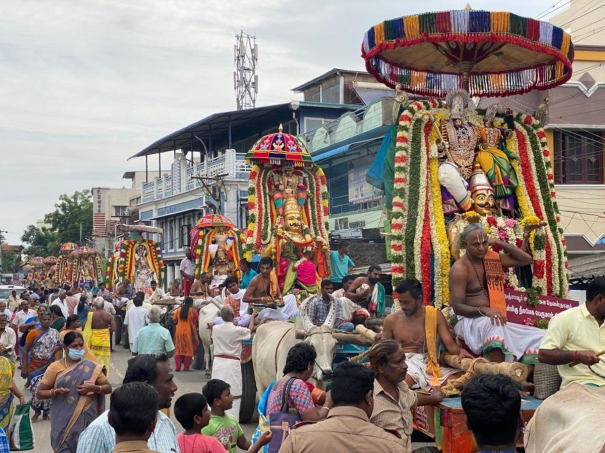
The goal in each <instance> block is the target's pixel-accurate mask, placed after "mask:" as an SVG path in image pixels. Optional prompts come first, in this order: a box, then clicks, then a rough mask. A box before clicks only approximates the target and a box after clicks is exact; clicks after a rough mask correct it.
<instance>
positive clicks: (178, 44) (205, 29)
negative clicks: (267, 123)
mask: <svg viewBox="0 0 605 453" xmlns="http://www.w3.org/2000/svg"><path fill="white" fill-rule="evenodd" d="M544 3H545V2H544V1H543V0H525V1H521V0H511V1H509V2H507V3H506V4H498V5H494V4H493V2H487V1H486V0H480V1H473V2H472V6H473V7H474V8H476V9H482V8H483V9H492V8H493V6H505V7H506V8H508V9H510V10H511V11H512V12H515V13H517V14H520V15H526V16H535V15H537V14H540V13H541V12H543V11H544V10H546V9H547V8H548V6H546V5H545V4H544ZM464 4H465V2H464V1H463V2H460V4H459V5H455V6H459V7H463V6H464ZM452 6H453V5H452V3H451V2H450V1H438V0H428V1H425V2H411V1H405V2H398V3H397V2H393V1H392V0H388V1H387V0H374V1H371V2H370V1H367V0H348V1H347V0H330V1H326V0H321V1H320V0H305V1H303V0H280V1H278V0H262V1H261V0H222V1H218V0H180V1H179V0H174V1H165V0H130V1H125V0H113V1H109V0H108V1H102V0H87V1H84V2H76V1H73V0H54V1H52V2H50V1H47V0H4V1H2V2H1V3H0V68H1V70H0V74H1V83H0V99H2V102H1V103H0V144H1V145H0V146H1V149H0V155H1V156H2V166H1V168H2V192H1V195H0V196H1V198H2V210H1V212H0V229H4V230H8V231H9V233H8V235H7V239H8V240H9V242H11V243H18V242H19V239H20V236H21V234H22V232H23V230H24V229H25V227H26V226H27V225H29V224H32V223H35V221H36V219H38V218H41V217H43V215H44V214H45V213H48V212H50V211H51V210H52V209H53V206H54V204H55V203H56V202H57V201H58V197H59V195H61V194H63V193H67V194H72V193H73V192H74V191H76V190H82V189H85V188H90V187H93V186H111V187H122V186H123V185H124V183H126V182H127V181H123V180H121V177H122V174H123V173H124V172H125V171H132V170H142V169H144V160H143V159H134V160H131V161H127V159H128V158H129V157H130V156H132V155H133V154H135V153H136V152H138V151H140V150H141V149H143V148H144V147H145V146H147V145H149V144H150V143H152V142H154V141H155V140H157V139H159V138H161V137H163V136H165V135H166V134H168V133H170V132H172V131H174V130H176V129H179V128H181V127H184V126H186V125H187V124H190V123H192V122H194V121H197V120H199V119H201V118H203V117H205V116H208V115H210V114H212V113H215V112H219V111H225V110H232V109H234V108H235V99H234V94H233V86H232V83H233V82H232V75H231V74H232V72H233V44H234V43H235V34H236V32H238V31H239V30H240V29H242V28H243V29H244V30H245V31H246V32H248V33H250V34H255V35H256V36H257V43H258V44H259V47H260V61H259V69H258V74H259V76H260V93H259V96H258V103H257V105H259V106H260V105H268V104H272V103H277V102H284V101H288V100H291V99H294V98H297V97H298V95H295V94H294V93H292V92H291V91H290V90H291V89H292V88H293V87H295V86H297V85H300V84H302V83H304V82H305V81H307V80H310V79H311V78H314V77H316V76H318V75H319V74H322V73H323V72H325V71H327V70H329V69H331V68H333V67H342V68H347V69H360V70H361V69H363V68H364V66H363V61H362V59H361V58H360V46H361V40H362V38H363V34H364V33H365V31H366V30H367V29H368V28H370V27H371V26H372V25H374V24H376V23H378V22H381V21H383V20H385V19H389V18H393V17H398V16H402V15H406V14H415V13H420V12H424V11H440V10H447V9H450V8H452ZM156 162H157V161H156ZM150 163H151V162H150Z"/></svg>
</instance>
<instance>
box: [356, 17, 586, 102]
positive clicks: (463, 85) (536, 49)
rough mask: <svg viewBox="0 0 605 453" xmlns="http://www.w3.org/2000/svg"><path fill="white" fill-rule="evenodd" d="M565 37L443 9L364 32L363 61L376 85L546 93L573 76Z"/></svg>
mask: <svg viewBox="0 0 605 453" xmlns="http://www.w3.org/2000/svg"><path fill="white" fill-rule="evenodd" d="M573 56H574V47H573V44H572V42H571V37H570V36H569V34H567V33H565V32H564V31H563V30H562V29H561V28H559V27H556V26H554V25H552V24H550V23H548V22H541V21H538V20H535V19H531V18H525V17H521V16H517V15H516V14H511V13H508V12H490V11H472V10H470V9H467V10H464V11H444V12H437V13H424V14H419V15H415V16H404V17H400V18H397V19H392V20H387V21H384V22H382V23H380V24H378V25H375V26H374V27H372V28H370V29H369V30H368V31H367V32H366V34H365V36H364V40H363V44H362V57H363V58H364V60H365V62H366V68H367V70H368V71H369V72H370V73H372V74H373V75H374V77H376V78H377V79H378V80H380V81H381V82H383V83H385V84H386V85H388V86H390V87H392V88H395V87H396V86H397V85H400V87H401V89H402V90H404V91H407V92H409V93H413V94H418V95H422V96H434V97H444V96H445V95H446V93H447V92H448V91H451V90H455V89H465V90H466V91H468V92H469V93H470V95H471V96H510V95H514V94H522V93H526V92H528V91H531V90H546V89H549V88H553V87H555V86H558V85H561V84H562V83H565V82H566V81H567V80H569V78H570V77H571V74H572V62H573Z"/></svg>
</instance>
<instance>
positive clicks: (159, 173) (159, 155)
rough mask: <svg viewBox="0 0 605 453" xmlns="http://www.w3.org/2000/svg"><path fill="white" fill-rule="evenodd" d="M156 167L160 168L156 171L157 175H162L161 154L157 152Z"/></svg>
mask: <svg viewBox="0 0 605 453" xmlns="http://www.w3.org/2000/svg"><path fill="white" fill-rule="evenodd" d="M158 167H159V168H160V170H159V171H158V176H159V177H160V178H161V177H162V155H161V154H160V153H158Z"/></svg>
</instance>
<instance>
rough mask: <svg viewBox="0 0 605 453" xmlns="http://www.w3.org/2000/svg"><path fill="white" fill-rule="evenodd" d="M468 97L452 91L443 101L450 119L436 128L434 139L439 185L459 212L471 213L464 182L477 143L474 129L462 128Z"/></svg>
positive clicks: (471, 127) (461, 92)
mask: <svg viewBox="0 0 605 453" xmlns="http://www.w3.org/2000/svg"><path fill="white" fill-rule="evenodd" d="M468 101H469V94H468V93H467V92H466V91H464V90H452V91H450V92H449V93H448V95H447V97H446V102H447V104H448V105H449V106H450V119H449V121H447V122H443V123H441V124H440V128H439V131H440V135H441V137H440V138H438V139H437V148H438V150H439V158H440V163H439V174H438V177H439V183H440V184H441V185H442V186H443V187H445V188H446V189H447V191H448V192H449V193H450V195H451V196H452V197H453V198H454V201H455V202H456V204H457V205H458V207H459V208H460V209H462V210H463V211H469V210H470V209H472V203H471V196H470V195H471V194H470V192H469V190H468V182H467V181H468V179H469V178H470V177H471V175H472V173H473V163H474V161H475V146H476V145H477V141H478V139H479V135H478V133H477V129H476V128H475V127H474V126H472V125H470V124H465V123H464V121H463V118H464V109H465V107H466V105H467V104H468Z"/></svg>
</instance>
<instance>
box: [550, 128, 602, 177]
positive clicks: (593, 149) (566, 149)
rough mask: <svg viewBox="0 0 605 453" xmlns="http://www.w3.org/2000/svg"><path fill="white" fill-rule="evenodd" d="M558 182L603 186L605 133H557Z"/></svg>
mask: <svg viewBox="0 0 605 453" xmlns="http://www.w3.org/2000/svg"><path fill="white" fill-rule="evenodd" d="M554 141H555V158H554V160H555V183H557V184H603V135H602V133H601V132H585V131H555V134H554Z"/></svg>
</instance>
